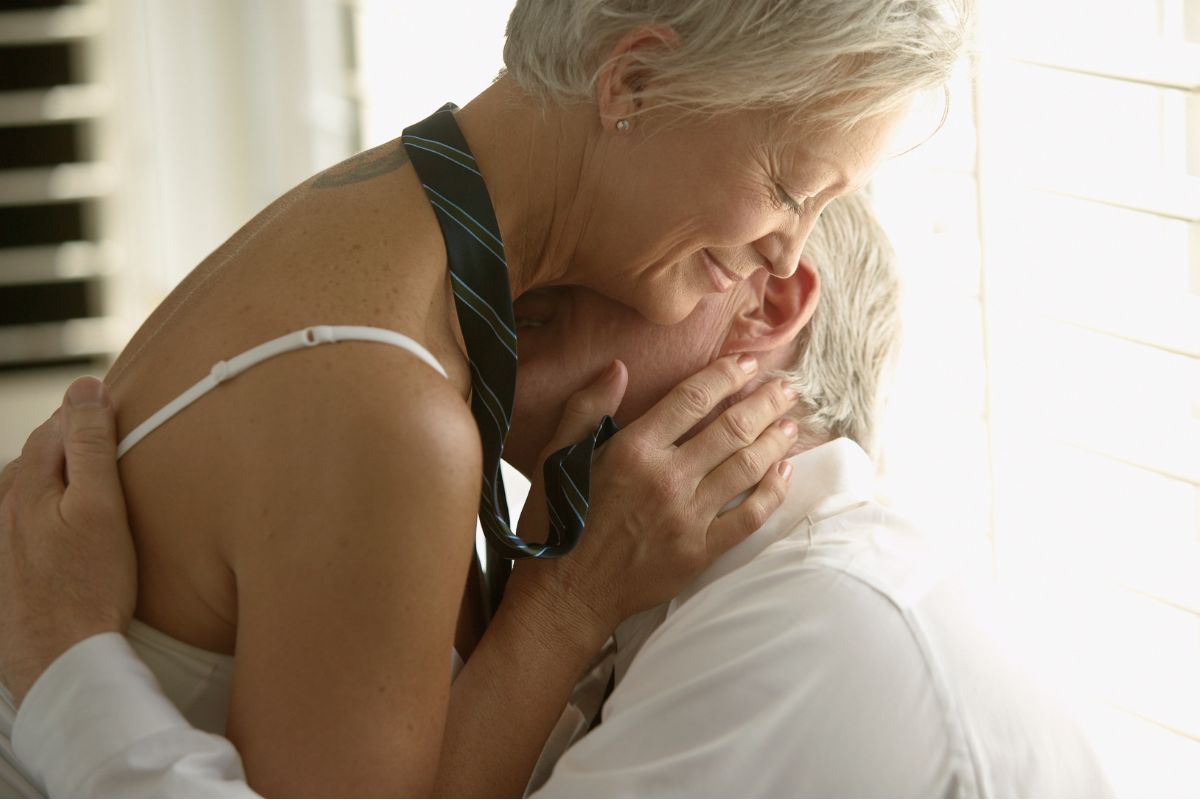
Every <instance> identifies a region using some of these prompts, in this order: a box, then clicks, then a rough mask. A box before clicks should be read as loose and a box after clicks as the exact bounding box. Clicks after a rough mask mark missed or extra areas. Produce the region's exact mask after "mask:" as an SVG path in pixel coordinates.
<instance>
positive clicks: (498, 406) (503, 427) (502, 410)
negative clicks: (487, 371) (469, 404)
mask: <svg viewBox="0 0 1200 800" xmlns="http://www.w3.org/2000/svg"><path fill="white" fill-rule="evenodd" d="M467 366H469V367H470V368H471V371H472V372H474V373H475V377H477V378H479V385H480V386H482V387H483V388H485V389H487V393H488V394H490V395H491V396H492V400H494V401H495V402H496V410H497V411H499V412H500V416H502V417H504V425H501V424H500V420H498V419H496V415H495V414H492V420H494V421H495V423H496V427H497V428H498V429H499V430H501V431H507V430H508V428H509V426H510V425H511V420H509V418H508V415H507V414H506V413H505V408H504V403H501V402H500V398H499V397H497V396H496V393H495V392H494V391H492V387H491V386H488V382H487V381H485V380H484V379H483V373H482V372H480V371H479V367H477V366H475V362H474V361H470V360H468V361H467ZM479 399H480V400H481V401H482V402H483V407H484V408H488V403H487V400H486V399H485V398H482V397H481V398H479ZM488 413H491V409H490V408H488ZM500 446H501V447H503V446H504V445H503V444H501V445H500Z"/></svg>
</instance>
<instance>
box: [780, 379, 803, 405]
mask: <svg viewBox="0 0 1200 800" xmlns="http://www.w3.org/2000/svg"><path fill="white" fill-rule="evenodd" d="M781 384H782V388H783V396H784V397H786V398H787V399H788V400H795V399H796V398H797V397H799V396H800V393H799V392H797V391H796V387H795V386H792V385H791V384H790V383H788V382H787V381H781Z"/></svg>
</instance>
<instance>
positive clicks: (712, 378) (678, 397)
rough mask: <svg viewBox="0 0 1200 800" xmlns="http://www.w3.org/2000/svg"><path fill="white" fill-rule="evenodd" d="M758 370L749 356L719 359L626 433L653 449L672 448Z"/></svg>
mask: <svg viewBox="0 0 1200 800" xmlns="http://www.w3.org/2000/svg"><path fill="white" fill-rule="evenodd" d="M757 370H758V360H757V359H756V358H754V357H753V356H751V355H750V354H748V353H743V354H741V355H738V356H726V357H725V358H719V359H717V360H716V361H714V362H713V363H711V364H709V365H708V366H707V367H705V368H704V369H702V370H700V371H699V372H697V373H696V374H695V375H693V376H692V377H690V378H688V379H687V380H685V381H683V382H682V383H680V384H679V385H678V386H676V387H675V388H674V389H672V390H671V391H670V392H669V393H668V394H667V396H666V397H664V398H663V399H662V400H659V401H658V402H657V403H655V404H654V407H653V408H651V409H650V410H649V411H647V412H646V413H645V414H643V415H642V416H641V417H639V418H638V420H637V421H636V422H632V423H630V424H629V426H628V427H627V428H626V430H627V431H630V432H631V433H632V432H636V433H637V435H639V436H641V437H642V438H643V440H644V441H645V442H647V443H648V444H650V445H651V446H653V447H667V446H669V445H672V444H674V443H675V442H676V441H677V440H678V439H679V437H681V436H683V435H684V434H685V433H687V432H688V431H690V430H691V429H692V428H693V427H695V426H696V423H698V422H700V421H701V420H702V419H704V418H705V417H707V416H708V415H709V413H710V412H711V411H712V410H713V409H714V408H716V407H717V404H718V403H720V402H721V401H722V400H724V399H725V398H726V397H728V396H729V395H731V394H733V393H734V392H736V391H737V390H738V389H741V388H742V387H743V386H745V385H746V382H747V381H749V380H750V378H751V377H753V375H754V373H755V372H756V371H757Z"/></svg>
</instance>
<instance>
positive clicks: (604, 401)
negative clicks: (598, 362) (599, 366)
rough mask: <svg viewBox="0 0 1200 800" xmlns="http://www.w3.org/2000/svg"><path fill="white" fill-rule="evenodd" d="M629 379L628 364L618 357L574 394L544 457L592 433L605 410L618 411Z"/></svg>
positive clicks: (609, 411)
mask: <svg viewBox="0 0 1200 800" xmlns="http://www.w3.org/2000/svg"><path fill="white" fill-rule="evenodd" d="M628 383H629V372H628V370H627V369H626V368H625V364H624V363H623V362H622V361H619V360H617V361H613V362H612V363H611V364H609V365H608V369H606V370H605V371H604V372H603V373H601V374H600V377H598V378H596V380H594V381H592V383H591V384H589V385H588V386H586V387H584V388H583V389H580V390H579V391H578V392H576V393H575V394H573V395H571V397H570V398H569V399H568V400H567V405H566V407H565V408H564V409H563V415H562V419H561V420H560V421H559V423H558V430H557V431H555V433H554V436H553V437H552V438H551V440H550V443H549V445H548V446H547V447H546V450H545V452H544V453H543V457H545V456H547V455H550V454H551V453H554V452H555V451H557V450H560V449H562V448H564V447H567V446H568V445H571V444H574V443H575V442H578V441H579V440H580V439H582V438H584V437H585V436H587V435H588V434H590V433H593V432H594V431H595V430H596V425H598V424H599V422H600V419H601V418H602V417H603V416H604V415H605V414H607V415H609V416H612V415H613V414H616V413H617V407H618V406H620V405H621V400H622V398H624V396H625V387H626V386H627V385H628Z"/></svg>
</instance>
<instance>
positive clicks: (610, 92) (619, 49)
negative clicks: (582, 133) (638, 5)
mask: <svg viewBox="0 0 1200 800" xmlns="http://www.w3.org/2000/svg"><path fill="white" fill-rule="evenodd" d="M678 45H679V36H678V35H677V34H676V33H675V31H673V30H671V29H670V28H668V27H666V26H663V25H651V26H645V27H640V28H634V29H633V30H631V31H629V32H628V33H626V34H625V35H624V36H622V37H621V38H620V39H618V40H617V43H616V44H615V45H613V47H612V49H611V50H609V52H608V57H607V58H606V59H605V61H604V64H603V66H602V67H601V69H600V74H599V76H598V77H597V80H596V104H597V106H598V107H599V111H600V125H601V127H602V128H604V130H606V131H608V132H610V133H611V132H613V131H616V130H617V127H616V126H617V121H618V120H622V119H624V120H628V119H630V118H631V117H633V115H634V114H636V113H637V112H638V111H640V110H641V108H642V98H641V96H640V95H641V93H642V90H643V89H645V88H646V86H647V84H648V83H649V81H650V70H649V69H648V68H647V67H646V63H645V58H644V56H645V55H646V54H647V53H649V52H652V51H653V50H656V49H664V48H665V49H670V48H673V47H677V46H678Z"/></svg>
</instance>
